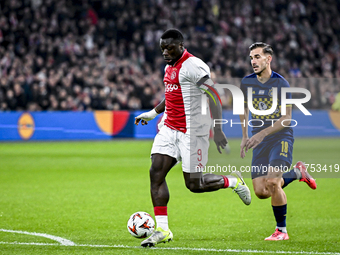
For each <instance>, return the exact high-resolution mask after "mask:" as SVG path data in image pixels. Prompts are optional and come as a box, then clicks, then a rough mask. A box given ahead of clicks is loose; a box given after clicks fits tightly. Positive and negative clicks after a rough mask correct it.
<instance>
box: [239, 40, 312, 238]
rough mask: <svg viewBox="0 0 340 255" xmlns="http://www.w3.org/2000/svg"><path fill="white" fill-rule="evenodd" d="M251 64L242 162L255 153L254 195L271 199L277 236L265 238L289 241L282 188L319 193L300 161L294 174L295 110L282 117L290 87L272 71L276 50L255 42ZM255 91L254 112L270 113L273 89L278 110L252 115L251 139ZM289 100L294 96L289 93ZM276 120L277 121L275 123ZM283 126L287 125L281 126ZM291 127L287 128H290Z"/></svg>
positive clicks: (243, 86)
mask: <svg viewBox="0 0 340 255" xmlns="http://www.w3.org/2000/svg"><path fill="white" fill-rule="evenodd" d="M249 50H250V54H249V57H250V61H251V65H252V68H253V70H254V73H253V74H251V75H248V76H246V77H244V78H243V79H242V82H241V90H242V92H243V94H244V95H245V111H244V112H245V114H244V115H240V120H241V123H245V125H242V134H243V137H242V142H241V146H240V147H241V152H240V154H241V158H244V157H245V153H246V152H248V150H249V149H253V158H252V167H251V170H252V173H251V176H252V179H253V187H254V191H255V194H256V196H257V197H258V198H260V199H266V198H269V197H271V204H272V208H273V212H274V216H275V219H276V229H275V232H274V233H273V234H272V235H271V236H269V237H267V238H265V240H268V241H280V240H287V239H289V237H288V234H287V229H286V214H287V197H286V194H285V192H284V191H283V188H284V187H286V186H287V185H288V184H289V183H291V182H292V181H294V180H300V181H302V182H306V183H307V184H308V186H309V187H310V188H312V189H316V182H315V180H314V179H313V178H312V176H311V175H310V174H309V173H308V172H307V170H306V167H305V165H304V163H303V162H301V161H299V162H297V163H296V165H295V166H294V167H293V169H292V170H290V171H286V172H285V170H288V169H289V168H290V166H291V163H292V153H293V143H294V137H293V129H292V127H289V125H290V121H291V118H292V106H291V105H287V107H286V115H281V88H283V87H289V83H288V82H287V80H285V79H284V78H283V77H282V76H281V75H280V74H278V73H276V72H274V71H272V70H271V67H270V63H271V61H272V56H273V49H272V47H271V46H270V45H268V44H266V43H263V42H256V43H254V44H252V45H251V46H250V47H249ZM249 87H251V88H252V91H253V92H252V104H253V108H254V109H255V110H268V109H271V107H272V105H273V88H277V93H278V94H277V108H276V109H275V111H274V113H272V114H269V115H256V114H254V113H251V117H252V121H251V125H252V126H253V129H252V136H251V137H250V138H249V137H248V116H249V107H248V105H247V90H248V88H249ZM286 96H287V98H291V94H290V93H287V95H286ZM275 120H277V121H275ZM282 123H283V124H284V125H282ZM287 126H288V127H287Z"/></svg>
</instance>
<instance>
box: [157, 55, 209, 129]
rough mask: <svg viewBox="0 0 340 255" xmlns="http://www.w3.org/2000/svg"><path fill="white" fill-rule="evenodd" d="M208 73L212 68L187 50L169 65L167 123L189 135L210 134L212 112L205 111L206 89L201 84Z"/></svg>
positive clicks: (166, 69) (165, 121)
mask: <svg viewBox="0 0 340 255" xmlns="http://www.w3.org/2000/svg"><path fill="white" fill-rule="evenodd" d="M204 76H209V77H210V68H209V67H208V65H207V64H205V63H204V62H203V61H202V60H201V59H199V58H197V57H195V56H193V55H192V54H190V53H189V52H188V51H187V50H185V51H184V52H183V55H182V57H181V58H180V59H179V60H178V61H177V62H176V63H175V64H174V65H167V66H166V67H165V75H164V80H163V81H164V85H165V114H166V115H165V120H164V125H166V126H168V127H169V128H171V129H174V130H178V131H181V132H183V133H186V134H195V135H207V134H209V130H210V126H211V118H210V112H209V110H208V109H207V110H206V112H207V113H208V114H206V115H202V114H201V112H202V108H201V107H202V94H203V93H204V90H201V89H200V88H199V87H198V86H197V82H198V81H199V80H200V79H201V78H203V77H204ZM203 88H205V86H203ZM204 97H205V95H204ZM206 105H208V104H206Z"/></svg>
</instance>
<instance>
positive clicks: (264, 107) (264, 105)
mask: <svg viewBox="0 0 340 255" xmlns="http://www.w3.org/2000/svg"><path fill="white" fill-rule="evenodd" d="M267 108H268V107H267V105H266V104H265V103H264V102H259V109H260V110H267Z"/></svg>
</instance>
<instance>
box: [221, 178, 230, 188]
mask: <svg viewBox="0 0 340 255" xmlns="http://www.w3.org/2000/svg"><path fill="white" fill-rule="evenodd" d="M222 177H223V180H224V186H223V188H224V189H226V188H228V187H229V180H228V177H227V176H225V175H222Z"/></svg>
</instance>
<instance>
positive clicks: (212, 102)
mask: <svg viewBox="0 0 340 255" xmlns="http://www.w3.org/2000/svg"><path fill="white" fill-rule="evenodd" d="M204 84H205V85H210V87H212V86H213V84H214V82H213V81H212V80H211V79H210V78H207V80H205V81H204ZM206 94H208V98H209V106H210V111H211V115H212V117H213V119H222V105H221V103H220V99H219V98H218V95H217V91H216V90H215V89H211V88H208V90H207V91H206ZM214 142H215V144H216V146H217V150H218V152H219V153H220V154H221V153H222V151H221V149H224V148H225V146H226V145H227V143H228V140H227V137H226V136H225V134H224V133H223V131H222V124H215V126H214Z"/></svg>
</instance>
